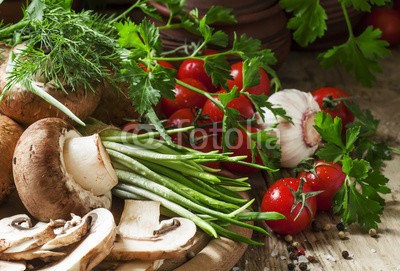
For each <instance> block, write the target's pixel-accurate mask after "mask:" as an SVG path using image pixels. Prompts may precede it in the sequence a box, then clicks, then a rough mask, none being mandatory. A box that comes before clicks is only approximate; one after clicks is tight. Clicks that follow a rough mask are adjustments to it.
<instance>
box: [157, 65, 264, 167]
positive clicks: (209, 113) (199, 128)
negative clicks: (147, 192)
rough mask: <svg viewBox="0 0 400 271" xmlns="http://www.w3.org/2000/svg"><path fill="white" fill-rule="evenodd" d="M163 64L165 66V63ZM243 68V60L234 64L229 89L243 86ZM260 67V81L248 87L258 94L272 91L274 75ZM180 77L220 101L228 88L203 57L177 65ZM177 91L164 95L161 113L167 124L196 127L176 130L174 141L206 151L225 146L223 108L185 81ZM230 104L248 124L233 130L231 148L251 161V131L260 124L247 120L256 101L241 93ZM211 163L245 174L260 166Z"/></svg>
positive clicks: (228, 82)
mask: <svg viewBox="0 0 400 271" xmlns="http://www.w3.org/2000/svg"><path fill="white" fill-rule="evenodd" d="M160 64H161V65H164V66H165V64H163V63H160ZM165 67H166V66H165ZM242 70H243V62H241V61H239V62H236V63H233V64H232V65H231V69H230V75H231V79H229V80H227V86H228V88H229V90H230V89H232V88H233V87H235V86H236V87H237V89H238V90H241V89H242V88H243V73H242ZM259 71H260V81H259V84H258V85H256V86H254V87H251V88H248V89H246V90H245V91H247V92H248V93H250V94H255V95H261V94H265V95H268V94H269V91H270V79H269V77H268V74H267V73H266V72H265V70H264V69H262V68H260V69H259ZM177 79H179V80H180V81H182V82H183V83H185V84H187V85H190V86H193V87H195V88H197V89H200V90H202V91H204V92H208V93H210V94H211V95H213V97H214V98H215V99H216V100H217V101H219V97H218V95H219V94H222V93H226V92H227V91H226V90H225V89H224V88H223V87H216V86H214V85H213V83H212V79H211V77H210V76H209V75H208V74H207V73H206V71H205V68H204V61H203V60H196V59H190V60H185V61H183V62H182V63H181V64H180V65H179V67H178V68H177ZM174 93H175V98H174V99H167V98H162V99H161V101H160V109H161V113H162V114H163V115H164V116H165V117H166V118H167V122H166V124H165V126H166V127H167V128H181V127H185V126H191V125H193V126H195V127H196V128H195V129H193V130H191V131H190V132H189V133H177V134H173V135H172V140H173V141H174V143H176V144H179V145H183V146H186V147H190V148H193V149H196V150H200V151H204V152H208V151H213V150H221V149H222V146H221V145H222V144H221V123H222V121H223V118H224V113H223V111H221V109H220V108H218V106H217V105H215V104H214V103H213V101H211V100H210V99H208V98H206V97H205V96H204V95H203V94H200V93H198V92H195V91H193V90H191V89H189V88H187V87H184V86H182V84H179V83H176V85H175V89H174ZM226 108H233V109H236V110H237V111H238V112H239V113H240V118H241V119H242V120H243V121H244V125H243V126H242V127H244V129H243V128H237V129H234V131H231V132H230V136H232V133H235V136H234V138H235V142H233V143H232V144H230V145H229V146H228V148H229V149H228V150H229V151H230V152H232V153H233V155H234V156H238V155H246V156H247V158H246V159H244V161H246V162H251V160H252V155H251V148H250V144H251V142H250V140H251V139H250V137H249V135H250V133H253V132H256V131H257V128H256V127H254V126H252V125H251V124H250V122H248V123H247V122H246V120H250V119H251V118H252V117H253V116H254V114H255V109H254V105H253V103H252V102H251V101H250V99H249V98H248V97H246V96H245V95H243V94H240V95H239V97H237V98H234V99H232V100H231V101H230V102H229V103H228V104H227V105H226ZM253 162H254V161H253ZM255 162H256V163H260V164H261V163H262V161H261V158H260V157H256V160H255ZM207 165H208V166H211V167H218V168H220V167H221V166H223V167H224V168H227V169H228V170H230V171H233V172H237V173H243V174H246V173H252V172H255V171H257V170H258V169H257V168H254V167H249V166H247V165H242V164H237V163H229V162H225V163H223V165H221V164H220V163H218V162H217V163H211V164H210V163H209V164H207Z"/></svg>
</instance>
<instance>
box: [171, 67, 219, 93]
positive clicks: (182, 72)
mask: <svg viewBox="0 0 400 271" xmlns="http://www.w3.org/2000/svg"><path fill="white" fill-rule="evenodd" d="M177 78H178V79H180V80H182V79H184V78H194V79H196V80H198V81H200V82H201V83H203V85H204V86H205V87H206V88H207V89H208V91H209V92H215V91H217V90H218V87H215V86H214V85H213V83H212V80H211V77H210V76H209V75H208V74H207V73H206V70H205V69H204V61H203V60H198V59H186V60H184V61H183V62H182V63H181V65H180V66H179V69H178V74H177Z"/></svg>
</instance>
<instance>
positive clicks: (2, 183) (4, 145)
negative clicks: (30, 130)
mask: <svg viewBox="0 0 400 271" xmlns="http://www.w3.org/2000/svg"><path fill="white" fill-rule="evenodd" d="M22 132H23V129H22V127H21V126H20V125H19V124H18V123H16V122H15V121H13V120H12V119H10V118H9V117H7V116H5V115H2V114H0V154H1V155H0V204H1V203H2V202H3V200H4V199H5V198H6V197H7V196H8V195H9V194H10V193H11V191H12V188H13V187H14V181H13V176H12V158H13V153H14V148H15V145H16V144H17V141H18V139H19V137H20V136H21V134H22Z"/></svg>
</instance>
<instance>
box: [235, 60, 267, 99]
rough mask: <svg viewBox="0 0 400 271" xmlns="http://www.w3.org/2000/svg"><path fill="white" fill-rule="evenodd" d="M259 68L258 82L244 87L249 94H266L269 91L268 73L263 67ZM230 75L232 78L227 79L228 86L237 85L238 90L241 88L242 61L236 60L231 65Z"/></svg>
mask: <svg viewBox="0 0 400 271" xmlns="http://www.w3.org/2000/svg"><path fill="white" fill-rule="evenodd" d="M259 70H260V83H259V84H258V85H256V86H254V87H251V88H248V89H246V91H247V92H248V93H250V94H255V95H261V94H265V95H268V94H269V91H270V81H269V77H268V74H267V73H266V72H265V71H264V69H262V68H259ZM230 75H231V76H232V77H233V80H228V81H227V83H228V87H229V89H232V88H233V86H237V87H238V90H241V89H242V88H243V62H242V61H240V62H236V63H234V64H233V65H232V66H231V73H230Z"/></svg>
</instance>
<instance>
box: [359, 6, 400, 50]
mask: <svg viewBox="0 0 400 271" xmlns="http://www.w3.org/2000/svg"><path fill="white" fill-rule="evenodd" d="M362 25H363V27H367V26H372V27H373V28H379V29H380V30H381V31H382V36H381V38H382V39H383V40H386V41H387V42H389V44H390V45H391V46H394V45H396V44H398V43H399V42H400V0H395V1H394V2H393V6H392V7H374V8H373V9H372V10H371V12H370V13H367V14H366V16H365V18H364V20H363V23H362Z"/></svg>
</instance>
